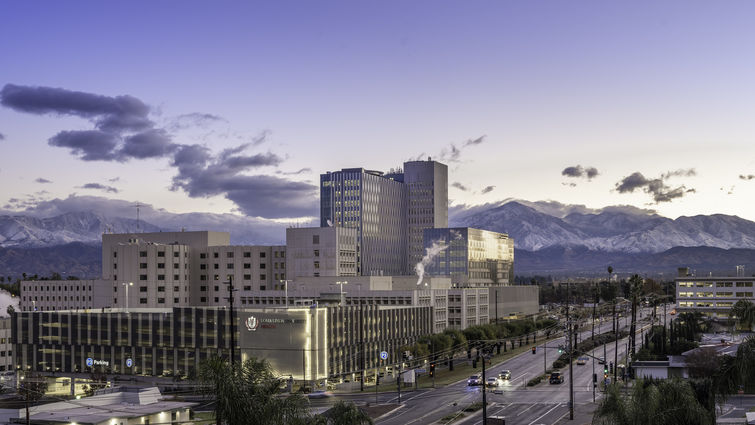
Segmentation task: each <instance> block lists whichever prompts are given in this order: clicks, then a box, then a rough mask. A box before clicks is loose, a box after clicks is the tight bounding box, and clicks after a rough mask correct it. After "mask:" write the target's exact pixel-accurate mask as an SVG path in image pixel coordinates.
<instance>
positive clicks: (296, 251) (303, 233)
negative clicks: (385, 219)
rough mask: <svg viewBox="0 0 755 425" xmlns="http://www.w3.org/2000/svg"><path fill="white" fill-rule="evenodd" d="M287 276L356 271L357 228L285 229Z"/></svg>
mask: <svg viewBox="0 0 755 425" xmlns="http://www.w3.org/2000/svg"><path fill="white" fill-rule="evenodd" d="M286 252H287V255H288V258H287V259H286V274H287V276H288V279H296V278H297V277H317V276H356V275H357V256H358V250H357V231H356V229H355V228H353V227H307V228H297V227H291V228H288V229H286Z"/></svg>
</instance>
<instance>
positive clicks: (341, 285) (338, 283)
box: [336, 280, 349, 305]
mask: <svg viewBox="0 0 755 425" xmlns="http://www.w3.org/2000/svg"><path fill="white" fill-rule="evenodd" d="M348 283H349V282H347V281H345V280H342V281H338V282H336V285H339V286H340V287H341V298H340V299H339V303H338V304H339V305H343V301H344V300H343V285H347V284H348Z"/></svg>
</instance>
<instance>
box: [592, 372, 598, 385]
mask: <svg viewBox="0 0 755 425" xmlns="http://www.w3.org/2000/svg"><path fill="white" fill-rule="evenodd" d="M596 382H598V374H597V373H593V374H592V383H593V384H594V383H596Z"/></svg>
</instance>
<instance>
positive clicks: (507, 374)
mask: <svg viewBox="0 0 755 425" xmlns="http://www.w3.org/2000/svg"><path fill="white" fill-rule="evenodd" d="M498 378H499V379H501V380H504V381H508V380H509V379H511V371H510V370H502V371H501V373H499V374H498Z"/></svg>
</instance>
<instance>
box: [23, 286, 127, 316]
mask: <svg viewBox="0 0 755 425" xmlns="http://www.w3.org/2000/svg"><path fill="white" fill-rule="evenodd" d="M109 283H110V282H106V281H103V280H101V279H95V280H34V281H23V282H21V288H20V289H21V297H20V302H19V307H20V308H21V311H54V310H84V309H91V308H100V307H105V306H109V305H110V304H108V303H109V301H110V294H111V292H112V289H111V287H110V285H109Z"/></svg>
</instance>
